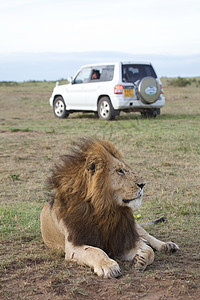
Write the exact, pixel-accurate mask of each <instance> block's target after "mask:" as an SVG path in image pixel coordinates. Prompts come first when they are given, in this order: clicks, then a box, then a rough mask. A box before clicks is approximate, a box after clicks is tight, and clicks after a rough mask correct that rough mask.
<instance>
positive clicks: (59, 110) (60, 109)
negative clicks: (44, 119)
mask: <svg viewBox="0 0 200 300" xmlns="http://www.w3.org/2000/svg"><path fill="white" fill-rule="evenodd" d="M53 111H54V115H55V116H56V117H57V118H59V119H64V118H67V117H68V116H69V113H68V112H67V111H66V105H65V102H64V100H63V98H62V97H61V96H59V97H57V98H56V99H55V101H54V103H53Z"/></svg>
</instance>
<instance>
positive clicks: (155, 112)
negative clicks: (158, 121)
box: [141, 109, 160, 119]
mask: <svg viewBox="0 0 200 300" xmlns="http://www.w3.org/2000/svg"><path fill="white" fill-rule="evenodd" d="M158 114H160V109H152V110H151V109H149V110H146V111H142V112H141V116H142V118H145V119H151V118H156V117H157V115H158Z"/></svg>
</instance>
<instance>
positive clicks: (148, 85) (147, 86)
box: [137, 77, 160, 104]
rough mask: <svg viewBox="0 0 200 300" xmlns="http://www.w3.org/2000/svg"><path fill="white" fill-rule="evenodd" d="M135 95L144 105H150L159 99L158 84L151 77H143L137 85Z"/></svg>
mask: <svg viewBox="0 0 200 300" xmlns="http://www.w3.org/2000/svg"><path fill="white" fill-rule="evenodd" d="M137 93H138V94H139V99H140V100H141V101H142V102H143V103H144V104H152V103H154V102H156V101H157V100H158V99H159V97H160V84H159V83H158V81H157V80H156V79H155V78H153V77H144V78H143V79H142V80H141V81H140V82H139V83H138V91H137Z"/></svg>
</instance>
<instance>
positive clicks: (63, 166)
mask: <svg viewBox="0 0 200 300" xmlns="http://www.w3.org/2000/svg"><path fill="white" fill-rule="evenodd" d="M74 146H75V147H73V150H72V151H71V153H70V154H68V155H64V156H62V158H61V163H60V164H57V165H56V166H55V168H54V169H53V170H52V176H51V177H50V178H49V183H50V186H51V187H52V188H53V189H55V196H54V198H53V201H52V202H51V207H54V210H55V212H56V215H57V218H58V220H60V219H62V220H63V221H64V224H65V226H66V227H67V230H68V233H69V236H68V240H69V241H70V242H72V243H73V244H74V245H75V246H80V245H83V244H84V245H90V246H95V247H99V248H101V249H102V250H104V251H105V252H106V253H107V254H108V255H110V256H111V257H119V256H121V255H122V254H123V253H125V252H127V251H129V250H130V249H132V248H133V247H134V246H135V243H136V241H137V240H138V234H137V232H136V229H135V221H134V217H133V213H132V211H131V209H130V208H128V207H122V206H119V205H117V204H116V202H115V201H114V200H113V195H112V187H111V178H110V175H109V172H108V169H109V167H110V160H111V157H112V156H113V157H115V158H117V159H119V160H122V155H121V153H120V152H119V151H118V150H117V149H116V148H115V146H114V145H113V144H112V143H111V142H108V141H104V140H96V139H82V140H81V142H79V143H76V144H75V145H74ZM93 176H94V177H93Z"/></svg>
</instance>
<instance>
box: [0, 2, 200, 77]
mask: <svg viewBox="0 0 200 300" xmlns="http://www.w3.org/2000/svg"><path fill="white" fill-rule="evenodd" d="M0 28H1V30H0V63H1V62H2V60H4V62H5V59H6V60H7V61H9V60H10V61H11V60H12V57H15V56H13V54H16V53H17V54H23V53H32V54H37V55H38V54H40V53H47V52H51V53H52V52H54V53H68V52H71V53H74V52H76V53H77V52H81V53H82V52H84V51H86V52H87V51H92V52H95V51H98V52H101V51H114V52H123V53H129V54H131V55H133V57H134V55H137V54H139V55H143V54H144V55H145V54H147V57H148V56H149V55H164V56H166V55H167V56H169V55H172V56H179V57H182V59H184V57H185V56H195V55H200V34H199V28H200V0H142V1H141V0H0ZM188 64H189V62H188ZM180 65H181V64H180ZM194 66H195V63H194ZM4 68H5V70H8V69H6V67H5V66H4ZM198 70H199V68H198ZM198 70H197V71H198ZM194 72H196V71H194ZM194 72H193V73H194ZM198 72H199V71H198ZM186 73H187V71H186ZM193 73H192V74H193ZM2 76H3V75H2Z"/></svg>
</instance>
